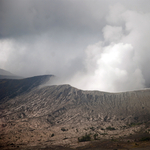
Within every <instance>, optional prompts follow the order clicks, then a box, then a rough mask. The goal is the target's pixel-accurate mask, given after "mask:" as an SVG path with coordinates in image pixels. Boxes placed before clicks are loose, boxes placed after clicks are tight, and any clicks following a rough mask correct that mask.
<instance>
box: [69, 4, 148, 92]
mask: <svg viewBox="0 0 150 150" xmlns="http://www.w3.org/2000/svg"><path fill="white" fill-rule="evenodd" d="M106 20H107V23H108V24H107V25H106V26H105V27H104V28H103V36H104V40H103V41H100V42H98V43H96V44H94V45H89V46H88V47H87V49H86V50H85V53H86V59H85V66H86V70H87V72H86V73H81V72H79V73H77V74H76V75H75V76H74V78H73V79H72V81H71V83H72V85H74V86H76V87H78V88H82V89H86V90H103V91H112V92H115V91H126V90H135V89H141V88H144V87H145V82H148V81H150V76H149V73H150V71H149V69H148V66H147V65H148V64H150V59H149V56H150V42H149V39H150V32H148V31H149V26H150V13H142V12H136V11H131V10H127V9H125V8H124V7H123V6H121V5H118V4H117V5H114V6H112V7H110V14H109V15H108V16H107V17H106ZM77 79H78V80H77ZM77 81H78V82H77Z"/></svg>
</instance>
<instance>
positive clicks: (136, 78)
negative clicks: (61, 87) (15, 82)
mask: <svg viewBox="0 0 150 150" xmlns="http://www.w3.org/2000/svg"><path fill="white" fill-rule="evenodd" d="M149 40H150V1H149V0H130V1H127V0H13V1H10V0H0V68H1V69H5V70H7V71H10V72H11V73H13V74H16V75H19V76H23V77H29V76H35V75H44V74H53V75H55V76H56V77H57V78H56V79H55V80H54V81H50V82H51V84H70V85H72V86H74V87H77V88H80V89H83V90H100V91H108V92H119V91H130V90H137V89H143V88H147V87H150V69H149V64H150V59H149V57H150V41H149Z"/></svg>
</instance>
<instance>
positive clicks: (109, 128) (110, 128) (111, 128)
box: [106, 126, 116, 130]
mask: <svg viewBox="0 0 150 150" xmlns="http://www.w3.org/2000/svg"><path fill="white" fill-rule="evenodd" d="M106 129H107V130H116V129H115V128H113V127H110V126H109V127H107V128H106Z"/></svg>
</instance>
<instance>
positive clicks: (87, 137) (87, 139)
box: [78, 133, 91, 142]
mask: <svg viewBox="0 0 150 150" xmlns="http://www.w3.org/2000/svg"><path fill="white" fill-rule="evenodd" d="M85 141H91V136H90V134H87V133H86V134H85V136H82V137H81V138H78V142H85Z"/></svg>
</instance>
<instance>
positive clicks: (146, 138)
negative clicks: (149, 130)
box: [140, 137, 150, 141]
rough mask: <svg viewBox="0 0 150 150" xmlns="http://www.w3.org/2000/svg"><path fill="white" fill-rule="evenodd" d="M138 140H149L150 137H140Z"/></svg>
mask: <svg viewBox="0 0 150 150" xmlns="http://www.w3.org/2000/svg"><path fill="white" fill-rule="evenodd" d="M140 141H150V137H143V138H141V139H140Z"/></svg>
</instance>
